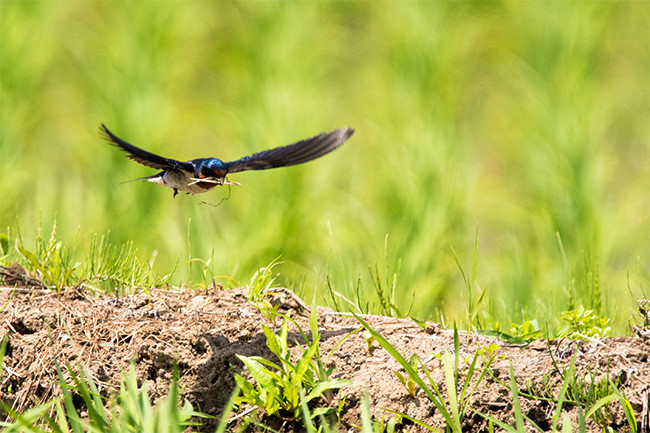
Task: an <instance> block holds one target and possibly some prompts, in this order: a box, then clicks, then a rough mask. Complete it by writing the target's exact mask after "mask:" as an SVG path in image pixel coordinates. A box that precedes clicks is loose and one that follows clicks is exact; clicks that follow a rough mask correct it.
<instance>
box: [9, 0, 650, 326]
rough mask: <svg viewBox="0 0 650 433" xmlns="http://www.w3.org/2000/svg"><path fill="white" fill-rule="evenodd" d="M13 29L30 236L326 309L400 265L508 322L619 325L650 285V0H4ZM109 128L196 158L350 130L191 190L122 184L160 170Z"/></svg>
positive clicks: (19, 168)
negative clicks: (297, 295)
mask: <svg viewBox="0 0 650 433" xmlns="http://www.w3.org/2000/svg"><path fill="white" fill-rule="evenodd" d="M0 31H1V38H0V86H1V87H0V92H1V94H0V98H1V99H0V101H1V102H0V104H1V105H0V110H1V111H0V122H1V124H0V154H1V156H0V187H1V189H2V191H1V197H0V227H1V228H2V229H1V230H3V231H6V230H9V231H11V232H13V233H19V234H20V236H21V238H22V240H23V242H24V244H25V245H30V243H31V242H33V241H34V239H35V237H36V236H37V232H38V229H39V227H42V228H43V230H44V231H45V232H49V230H50V229H51V227H52V224H53V222H54V221H55V220H56V223H57V235H58V237H59V238H61V239H63V240H64V241H65V242H70V243H71V244H74V245H75V248H76V252H77V254H78V255H79V257H83V254H84V251H85V249H87V248H88V244H89V242H90V241H89V239H90V237H91V235H92V234H93V233H100V234H102V233H107V232H109V231H110V240H111V241H112V242H114V243H117V244H118V245H119V244H120V243H125V242H128V241H131V240H132V241H133V242H134V244H135V246H136V247H137V248H138V250H139V251H140V252H141V254H142V256H143V257H144V258H145V259H147V260H149V259H150V258H152V257H154V256H155V265H154V266H155V269H156V271H157V272H158V273H160V274H165V273H168V272H171V270H172V269H174V267H175V266H176V272H175V275H174V278H173V280H172V281H173V282H175V283H177V284H179V283H181V282H187V283H190V284H196V283H206V282H210V280H211V278H212V276H215V277H216V279H217V282H224V283H227V282H232V280H231V279H230V278H232V279H234V280H236V281H238V282H241V283H245V282H246V281H248V279H249V278H250V276H251V275H252V274H253V273H254V272H255V270H257V269H258V268H260V267H262V266H265V265H268V264H269V263H270V262H272V261H273V260H274V259H275V258H277V257H280V260H281V261H282V263H281V264H279V265H277V266H276V267H275V268H274V271H276V272H278V273H279V276H278V277H277V280H276V283H277V284H282V285H286V286H288V287H291V288H293V289H296V290H299V291H301V292H302V293H305V294H306V296H307V299H310V298H309V295H310V294H311V293H313V292H314V291H317V292H318V293H319V295H320V296H323V297H325V296H327V295H326V294H327V293H328V290H327V280H328V279H329V282H330V285H331V287H332V288H333V289H334V290H336V291H338V292H340V293H342V294H345V295H346V296H348V297H349V298H350V299H352V300H356V301H360V300H364V299H365V300H367V301H368V302H370V303H372V302H374V301H373V295H372V293H373V291H374V290H375V289H374V286H373V284H372V281H373V279H374V278H377V277H378V276H379V278H380V280H381V281H382V282H384V284H386V281H387V282H388V284H389V285H390V284H392V282H393V277H394V274H397V282H396V285H395V287H396V290H395V293H396V299H395V302H396V304H397V305H398V306H399V307H400V309H402V310H403V311H406V310H408V308H409V306H410V305H411V304H413V307H412V309H411V314H413V315H415V316H417V317H421V318H434V319H435V318H439V317H440V316H439V315H440V313H443V314H444V315H445V317H446V318H449V319H453V318H455V317H459V316H462V315H464V314H466V312H467V309H468V308H470V309H471V308H473V305H472V303H473V302H474V303H475V302H477V301H476V299H477V296H478V293H480V291H481V290H483V288H485V287H487V292H486V297H485V299H484V300H483V301H482V302H481V303H480V304H481V305H480V310H481V314H482V315H484V317H485V318H486V320H489V321H492V324H494V323H496V322H497V321H501V323H504V322H507V321H509V320H510V321H521V320H523V319H525V318H527V317H530V318H539V319H545V318H548V317H555V316H557V315H558V314H559V313H560V312H562V311H564V310H566V309H567V308H568V307H571V306H573V305H583V306H585V307H586V308H591V309H595V310H597V311H598V313H599V314H601V315H603V316H606V317H609V318H612V319H613V320H614V322H613V323H614V327H615V329H616V330H617V332H622V331H623V330H624V328H625V326H626V325H627V320H628V318H629V316H630V314H631V313H632V311H633V310H634V308H635V301H636V298H637V297H640V296H643V293H642V292H643V287H644V285H645V284H647V281H648V278H647V275H648V270H649V269H650V266H649V265H650V244H649V240H650V222H649V221H648V218H647V215H648V211H649V210H650V197H649V194H648V191H650V176H649V175H648V166H649V163H650V50H649V49H648V46H650V3H648V2H584V1H581V2H553V3H551V2H523V1H496V2H437V1H436V2H433V1H431V2H397V1H395V2H391V1H386V2H371V1H342V2H326V1H319V2H276V1H262V2H259V1H255V2H253V1H244V2H237V1H232V2H229V1H216V2H210V1H187V2H180V1H155V2H154V1H136V2H126V1H125V2H122V1H119V2H118V1H101V2H100V1H96V2H93V1H83V2H79V1H67V2H66V1H55V2H52V1H29V2H23V1H8V0H3V1H2V2H0ZM102 122H103V123H105V124H106V125H107V126H108V127H109V128H111V129H112V130H113V131H114V132H115V133H116V134H117V135H119V136H120V137H122V138H124V139H125V140H127V141H129V142H131V143H133V144H135V145H136V146H141V147H143V148H145V149H147V150H150V151H153V152H156V153H159V154H162V155H164V156H168V157H172V158H176V159H182V160H186V159H192V158H197V157H205V156H216V157H220V158H222V159H225V160H231V159H236V158H239V157H241V156H243V155H248V154H250V153H253V152H256V151H260V150H263V149H267V148H270V147H275V146H279V145H284V144H288V143H290V142H293V141H296V140H299V139H303V138H306V137H310V136H312V135H315V134H317V133H320V132H321V131H325V130H331V129H333V128H337V127H343V126H347V125H349V126H352V127H354V128H355V129H356V133H355V135H354V136H353V137H352V139H351V140H350V141H349V142H348V143H347V144H346V145H345V146H343V147H342V148H341V149H339V150H337V151H336V152H334V153H332V154H330V155H328V156H327V157H325V158H322V159H320V160H317V161H314V162H311V163H309V164H306V165H303V166H299V167H292V168H284V169H277V170H270V171H260V172H249V173H240V174H237V175H232V176H230V179H231V180H235V181H238V182H241V183H242V186H239V187H232V188H231V189H230V191H228V189H227V188H223V189H217V190H214V191H212V192H210V193H208V194H204V195H201V196H190V195H185V194H180V195H179V196H178V197H176V198H175V199H174V198H172V191H171V190H170V189H167V188H162V187H159V186H156V185H153V184H150V183H145V182H135V183H126V184H122V183H121V182H123V181H126V180H130V179H134V178H137V177H140V176H146V175H149V174H152V173H153V172H154V171H153V170H150V169H148V168H146V167H143V166H140V165H138V164H136V163H134V162H132V161H130V160H128V159H126V158H125V157H124V154H123V153H122V152H120V151H118V150H116V149H114V148H111V147H110V146H108V145H107V144H106V143H105V142H103V141H102V140H101V139H100V137H99V134H98V127H99V124H100V123H102ZM224 197H229V198H228V199H227V200H225V201H223V202H222V203H221V204H220V205H219V206H217V207H214V206H210V205H206V204H202V203H201V202H202V201H207V202H209V203H211V204H217V203H219V202H220V201H221V200H222V199H223V198H224ZM477 231H478V271H477V276H476V281H475V282H472V283H471V284H472V288H473V290H474V291H475V293H474V294H473V295H472V296H473V298H472V299H470V294H469V293H468V288H467V285H466V284H465V282H464V281H463V278H462V273H461V272H460V270H459V268H458V266H457V264H456V260H455V257H454V252H453V251H455V252H456V254H457V255H458V258H459V261H460V263H461V264H462V266H463V269H464V271H465V272H466V273H467V274H470V273H471V269H472V257H473V254H474V245H475V238H476V232H477ZM452 248H453V250H452ZM189 259H198V260H194V261H188V260H189ZM375 263H377V264H378V274H379V275H376V274H375V272H374V269H375V268H374V266H375ZM370 269H373V271H371V270H370ZM223 276H226V277H228V278H225V277H223ZM468 278H469V276H468ZM321 299H323V298H321Z"/></svg>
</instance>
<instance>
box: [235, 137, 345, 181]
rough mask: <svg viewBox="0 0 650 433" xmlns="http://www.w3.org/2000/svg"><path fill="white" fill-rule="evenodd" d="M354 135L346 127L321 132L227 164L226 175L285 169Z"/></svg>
mask: <svg viewBox="0 0 650 433" xmlns="http://www.w3.org/2000/svg"><path fill="white" fill-rule="evenodd" d="M353 133H354V129H352V128H349V127H346V128H343V129H335V130H334V131H331V132H323V133H322V134H319V135H317V136H315V137H312V138H308V139H306V140H302V141H298V142H297V143H293V144H290V145H288V146H283V147H277V148H275V149H269V150H264V151H262V152H258V153H254V154H253V155H250V156H245V157H243V158H241V159H238V160H237V161H230V162H227V163H226V165H227V167H228V173H236V172H238V171H245V170H265V169H267V168H275V167H285V166H289V165H296V164H302V163H303V162H307V161H311V160H312V159H316V158H318V157H321V156H323V155H325V154H326V153H329V152H331V151H333V150H334V149H336V148H337V147H339V146H340V145H342V144H343V143H345V141H346V140H347V139H348V138H350V136H351V135H352V134H353Z"/></svg>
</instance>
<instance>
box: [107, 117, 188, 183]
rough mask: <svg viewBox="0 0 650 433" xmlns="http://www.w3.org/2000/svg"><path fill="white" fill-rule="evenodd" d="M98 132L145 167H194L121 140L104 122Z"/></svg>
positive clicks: (186, 169) (186, 168) (184, 168)
mask: <svg viewBox="0 0 650 433" xmlns="http://www.w3.org/2000/svg"><path fill="white" fill-rule="evenodd" d="M100 132H101V133H102V135H103V136H104V138H105V139H106V140H107V141H108V142H109V143H111V144H113V145H114V146H117V147H119V148H120V149H122V150H124V151H125V152H128V153H129V155H127V156H128V157H129V158H131V159H132V160H134V161H136V162H139V163H140V164H142V165H146V166H147V167H151V168H155V169H158V170H165V169H168V168H178V169H182V170H185V171H189V172H193V171H194V167H193V166H192V164H189V163H187V162H182V161H176V160H175V159H169V158H164V157H162V156H159V155H156V154H154V153H151V152H147V151H146V150H142V149H140V148H139V147H135V146H133V145H132V144H129V143H127V142H126V141H124V140H122V139H121V138H119V137H118V136H116V135H115V134H113V133H112V132H111V131H109V129H108V128H107V127H106V126H105V125H104V124H102V126H101V128H100Z"/></svg>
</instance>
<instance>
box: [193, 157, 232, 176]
mask: <svg viewBox="0 0 650 433" xmlns="http://www.w3.org/2000/svg"><path fill="white" fill-rule="evenodd" d="M227 168H228V167H227V166H226V163H224V162H223V161H222V160H220V159H218V158H207V159H205V160H203V161H202V162H201V163H200V165H199V167H198V170H197V171H198V175H199V176H200V177H215V178H218V179H221V178H223V177H225V176H226V174H227V173H228V170H227Z"/></svg>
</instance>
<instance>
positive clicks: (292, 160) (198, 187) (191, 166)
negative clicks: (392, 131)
mask: <svg viewBox="0 0 650 433" xmlns="http://www.w3.org/2000/svg"><path fill="white" fill-rule="evenodd" d="M100 131H101V132H102V134H103V135H104V138H105V139H106V140H107V141H108V142H109V143H110V144H112V145H114V146H117V147H119V148H120V149H122V150H124V151H125V152H127V153H128V155H126V156H127V157H128V158H131V159H132V160H134V161H135V162H138V163H140V164H142V165H146V166H147V167H151V168H155V169H157V170H162V171H161V172H159V173H156V174H154V175H151V176H145V177H141V178H139V179H136V180H147V181H149V182H153V183H157V184H159V185H163V186H166V187H169V188H172V189H173V190H174V197H176V194H178V191H184V192H186V193H188V194H190V193H203V192H207V191H210V190H211V189H213V188H215V187H216V186H218V185H239V183H237V182H232V181H229V180H227V179H226V176H227V175H228V174H230V173H237V172H240V171H246V170H266V169H268V168H275V167H286V166H289V165H296V164H302V163H303V162H308V161H311V160H312V159H316V158H319V157H321V156H323V155H325V154H327V153H330V152H331V151H333V150H334V149H336V148H338V147H339V146H341V145H342V144H343V143H345V142H346V140H347V139H348V138H350V136H351V135H352V134H353V133H354V129H352V128H350V127H345V128H342V129H335V130H333V131H331V132H323V133H322V134H318V135H316V136H314V137H312V138H307V139H306V140H301V141H298V142H296V143H293V144H289V145H288V146H283V147H276V148H275V149H269V150H264V151H262V152H258V153H254V154H252V155H250V156H245V157H243V158H240V159H237V160H235V161H222V160H220V159H219V158H198V159H192V160H190V161H177V160H175V159H170V158H165V157H162V156H159V155H156V154H154V153H151V152H147V151H146V150H143V149H140V148H139V147H135V146H133V145H132V144H129V143H127V142H126V141H124V140H122V139H121V138H119V137H118V136H116V135H115V134H113V133H112V132H111V131H110V130H109V129H108V128H107V127H106V126H105V125H104V124H102V125H101V128H100Z"/></svg>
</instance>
